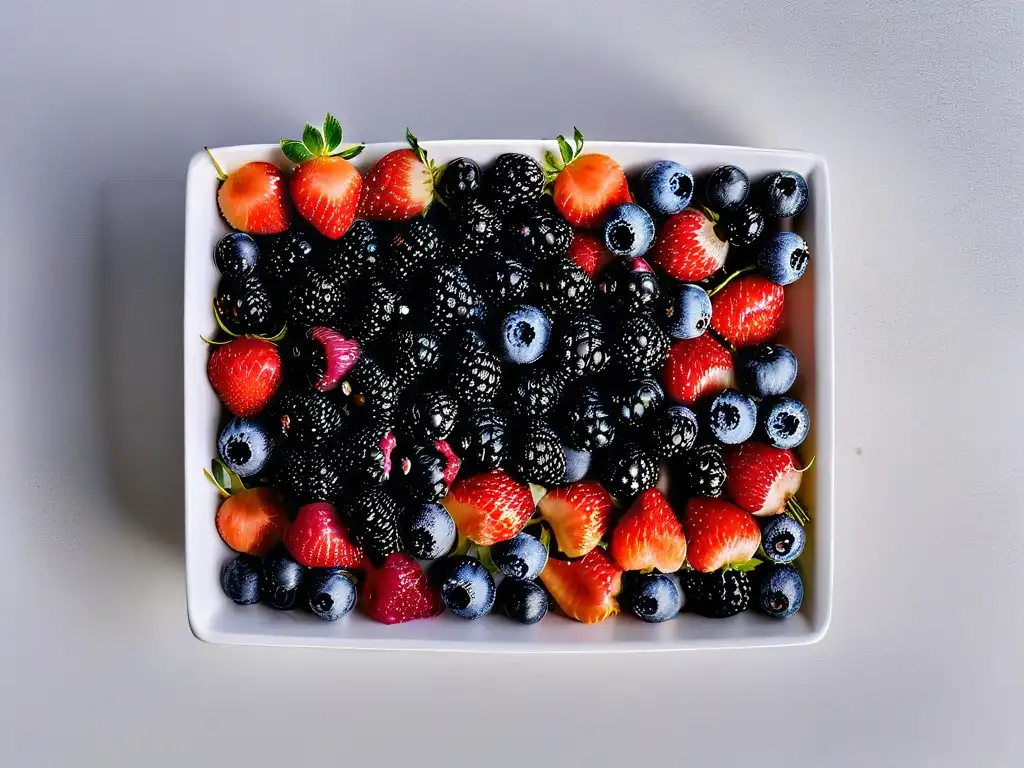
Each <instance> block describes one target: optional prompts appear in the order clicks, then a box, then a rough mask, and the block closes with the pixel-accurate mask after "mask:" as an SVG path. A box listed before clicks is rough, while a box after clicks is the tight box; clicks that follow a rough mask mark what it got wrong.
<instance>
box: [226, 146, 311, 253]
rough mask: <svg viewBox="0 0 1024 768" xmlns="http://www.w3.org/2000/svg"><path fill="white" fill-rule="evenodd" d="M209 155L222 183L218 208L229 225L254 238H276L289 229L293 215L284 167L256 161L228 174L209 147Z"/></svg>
mask: <svg viewBox="0 0 1024 768" xmlns="http://www.w3.org/2000/svg"><path fill="white" fill-rule="evenodd" d="M206 154H208V155H209V156H210V160H211V161H213V167H214V168H215V169H216V170H217V178H218V179H220V181H221V185H220V189H219V190H217V206H218V207H219V208H220V212H221V215H222V216H223V217H224V220H225V221H227V223H228V224H230V225H231V226H232V227H234V228H235V229H238V230H241V231H242V232H248V233H249V234H251V235H276V234H278V233H279V232H284V231H285V230H286V229H288V223H289V220H290V219H291V216H290V215H289V214H288V207H287V205H286V204H285V199H284V176H283V175H282V174H281V169H280V168H278V167H277V166H276V165H274V164H273V163H262V162H252V163H246V164H245V165H243V166H242V167H241V168H239V169H238V170H237V171H234V172H232V173H224V170H223V169H222V168H221V167H220V164H219V163H218V162H217V160H216V159H215V158H214V156H213V153H212V152H210V148H209V147H206Z"/></svg>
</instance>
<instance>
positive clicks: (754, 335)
mask: <svg viewBox="0 0 1024 768" xmlns="http://www.w3.org/2000/svg"><path fill="white" fill-rule="evenodd" d="M784 300H785V291H784V290H783V288H782V286H781V285H776V284H775V283H773V282H772V281H771V280H769V279H768V278H767V277H764V276H763V275H758V274H749V275H743V276H741V277H739V278H737V279H736V280H733V281H732V282H731V283H729V284H728V285H727V286H725V288H723V289H722V290H721V291H719V292H718V293H716V294H715V295H714V296H712V297H711V327H712V328H714V329H715V330H716V331H718V333H719V334H720V335H721V336H722V338H723V339H725V340H726V341H728V342H729V343H730V344H732V345H733V346H736V347H748V346H751V345H754V344H763V343H764V342H766V341H771V340H772V339H774V338H775V337H776V336H777V335H778V333H779V330H781V328H782V308H783V303H784Z"/></svg>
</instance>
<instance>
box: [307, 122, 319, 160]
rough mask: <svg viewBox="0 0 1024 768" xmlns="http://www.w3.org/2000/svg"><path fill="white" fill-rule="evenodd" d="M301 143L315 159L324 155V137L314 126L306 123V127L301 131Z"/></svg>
mask: <svg viewBox="0 0 1024 768" xmlns="http://www.w3.org/2000/svg"><path fill="white" fill-rule="evenodd" d="M302 143H303V144H305V145H306V149H308V150H309V151H310V152H312V153H313V154H314V155H316V156H317V157H319V156H320V155H322V154H323V153H324V135H323V134H322V133H320V129H319V128H317V127H316V126H315V125H310V124H309V123H306V127H305V128H303V129H302Z"/></svg>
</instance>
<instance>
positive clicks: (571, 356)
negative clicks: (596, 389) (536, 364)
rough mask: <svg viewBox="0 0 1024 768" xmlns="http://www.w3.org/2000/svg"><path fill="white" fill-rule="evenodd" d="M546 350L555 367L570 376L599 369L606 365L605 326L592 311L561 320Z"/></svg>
mask: <svg viewBox="0 0 1024 768" xmlns="http://www.w3.org/2000/svg"><path fill="white" fill-rule="evenodd" d="M548 354H549V356H550V359H551V365H552V366H553V367H554V368H555V370H557V371H559V372H560V373H562V374H564V375H566V376H568V377H569V378H578V377H580V376H587V375H593V374H595V373H600V372H601V371H603V370H604V369H605V367H606V366H607V365H608V347H607V345H606V342H605V332H604V326H603V325H602V323H601V321H600V320H598V319H597V317H595V316H594V315H591V314H584V315H580V316H579V317H577V318H574V319H572V320H570V321H568V322H566V323H563V324H562V326H561V330H560V331H559V332H558V333H556V334H555V339H554V341H553V342H552V344H551V349H550V351H549V353H548Z"/></svg>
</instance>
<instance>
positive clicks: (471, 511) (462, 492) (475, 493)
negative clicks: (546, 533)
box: [441, 469, 534, 547]
mask: <svg viewBox="0 0 1024 768" xmlns="http://www.w3.org/2000/svg"><path fill="white" fill-rule="evenodd" d="M441 503H442V504H443V505H444V507H445V509H447V510H448V514H450V515H451V516H452V520H454V521H455V525H456V526H457V527H458V529H459V535H460V536H463V537H465V538H468V539H469V540H470V541H472V542H475V543H476V544H480V545H481V546H485V547H489V546H491V545H492V544H496V543H497V542H499V541H505V540H506V539H511V538H512V537H513V536H515V535H516V534H517V533H519V532H520V531H521V530H523V526H525V525H526V522H527V521H528V520H529V519H530V517H531V516H532V515H533V510H534V504H533V495H532V494H531V493H530V489H529V488H528V487H527V486H525V485H520V484H519V483H517V482H516V481H515V480H513V479H512V478H511V477H509V476H508V475H507V474H505V472H503V471H502V470H500V469H495V470H492V471H491V472H484V473H483V474H480V475H474V476H472V477H467V478H465V479H463V480H459V481H458V482H457V483H455V485H454V486H452V488H451V490H450V491H449V492H448V495H447V496H445V498H444V501H442V502H441Z"/></svg>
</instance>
